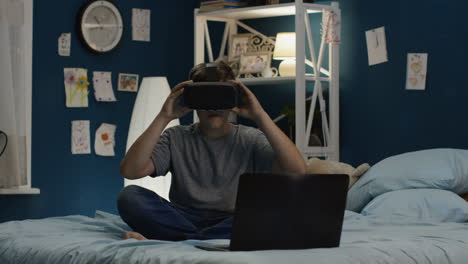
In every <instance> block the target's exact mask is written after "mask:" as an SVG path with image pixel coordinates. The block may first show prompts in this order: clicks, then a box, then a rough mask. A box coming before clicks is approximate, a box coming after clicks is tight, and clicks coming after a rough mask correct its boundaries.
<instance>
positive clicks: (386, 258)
mask: <svg viewBox="0 0 468 264" xmlns="http://www.w3.org/2000/svg"><path fill="white" fill-rule="evenodd" d="M127 230H129V227H128V226H127V225H126V224H125V223H124V222H122V220H121V219H120V217H118V216H116V215H112V214H108V213H105V212H101V211H98V212H96V216H95V217H94V218H91V217H86V216H80V215H73V216H65V217H52V218H45V219H39V220H24V221H12V222H7V223H3V224H0V263H28V264H33V263H38V264H39V263H50V264H52V263H173V264H175V263H334V264H341V263H343V264H344V263H434V264H435V263H437V264H443V263H452V264H456V263H460V264H461V263H466V262H467V259H468V223H434V222H421V221H420V220H414V219H408V218H405V217H391V218H383V217H378V216H363V215H361V214H358V213H354V212H351V211H346V214H345V221H344V226H343V234H342V239H341V246H340V247H339V248H330V249H308V250H290V251H285V250H270V251H256V252H211V251H203V250H200V249H197V248H195V247H194V246H193V245H194V244H205V243H206V244H219V243H227V241H226V240H209V241H195V240H188V241H182V242H167V241H158V240H149V241H138V240H135V239H128V240H123V239H122V238H121V237H122V234H123V233H124V232H125V231H127Z"/></svg>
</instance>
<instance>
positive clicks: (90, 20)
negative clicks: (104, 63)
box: [77, 0, 123, 53]
mask: <svg viewBox="0 0 468 264" xmlns="http://www.w3.org/2000/svg"><path fill="white" fill-rule="evenodd" d="M77 27H78V35H79V36H80V39H81V41H82V42H83V44H84V45H85V46H86V47H87V48H88V49H90V50H91V51H93V52H95V53H106V52H109V51H111V50H113V49H114V48H115V47H116V46H117V45H118V44H119V42H120V40H121V39H122V33H123V20H122V14H121V13H120V11H119V9H118V8H117V6H115V5H114V4H113V3H112V2H111V1H109V0H92V1H90V2H88V3H86V4H85V5H84V6H83V7H82V9H81V11H80V13H79V15H78V21H77Z"/></svg>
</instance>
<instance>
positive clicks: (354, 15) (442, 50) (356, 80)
mask: <svg viewBox="0 0 468 264" xmlns="http://www.w3.org/2000/svg"><path fill="white" fill-rule="evenodd" d="M340 3H341V8H342V10H343V29H342V32H343V42H342V47H341V54H342V57H341V68H340V69H341V76H340V82H341V131H340V133H341V151H342V152H341V153H342V155H341V158H342V160H343V161H345V162H350V163H352V164H354V165H358V164H360V163H363V162H370V163H371V164H374V163H375V162H377V161H379V160H381V159H383V158H385V157H388V156H391V155H395V154H399V153H403V152H407V151H415V150H421V149H427V148H438V147H451V148H463V149H468V140H466V135H467V133H468V123H467V122H466V113H467V108H466V100H467V98H468V89H467V88H466V86H467V85H466V84H467V82H468V75H467V74H466V73H464V72H465V71H466V61H467V60H468V56H467V52H466V47H467V43H468V36H467V35H466V32H468V22H467V21H466V19H464V18H465V17H466V12H465V11H466V10H467V8H468V2H467V1H463V0H453V1H443V0H412V1H405V0H398V1H374V0H360V1H346V0H343V1H340ZM380 26H385V31H386V36H387V48H388V54H389V62H387V63H384V64H379V65H375V66H368V62H367V50H366V43H365V36H364V31H365V30H369V29H372V28H376V27H380ZM415 52H416V53H418V52H421V53H428V54H429V57H428V71H427V82H426V90H425V91H409V90H405V80H406V57H407V53H415Z"/></svg>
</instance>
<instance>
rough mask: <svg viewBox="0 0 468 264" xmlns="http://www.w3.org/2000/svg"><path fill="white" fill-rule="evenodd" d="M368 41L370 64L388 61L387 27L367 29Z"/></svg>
mask: <svg viewBox="0 0 468 264" xmlns="http://www.w3.org/2000/svg"><path fill="white" fill-rule="evenodd" d="M366 42H367V54H368V56H369V65H375V64H379V63H383V62H387V61H388V55H387V41H386V39H385V27H379V28H376V29H371V30H368V31H366Z"/></svg>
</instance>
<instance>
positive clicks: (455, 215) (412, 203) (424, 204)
mask: <svg viewBox="0 0 468 264" xmlns="http://www.w3.org/2000/svg"><path fill="white" fill-rule="evenodd" d="M361 214H363V215H379V216H392V215H399V216H406V217H412V218H417V219H419V220H427V221H435V222H466V221H468V202H466V201H465V200H463V199H462V198H461V197H460V196H458V195H457V194H455V193H453V192H450V191H444V190H437V189H409V190H400V191H393V192H388V193H384V194H382V195H379V196H378V197H377V198H375V199H374V200H372V201H371V202H370V203H369V204H367V205H366V207H364V209H363V210H362V212H361Z"/></svg>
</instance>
